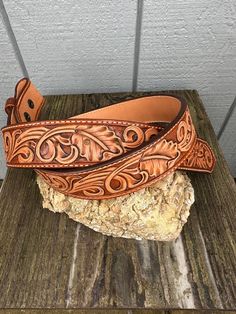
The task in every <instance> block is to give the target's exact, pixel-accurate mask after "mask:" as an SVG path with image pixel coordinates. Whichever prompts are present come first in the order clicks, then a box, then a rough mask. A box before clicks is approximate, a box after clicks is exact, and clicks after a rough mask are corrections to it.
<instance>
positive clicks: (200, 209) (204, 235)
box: [0, 91, 236, 313]
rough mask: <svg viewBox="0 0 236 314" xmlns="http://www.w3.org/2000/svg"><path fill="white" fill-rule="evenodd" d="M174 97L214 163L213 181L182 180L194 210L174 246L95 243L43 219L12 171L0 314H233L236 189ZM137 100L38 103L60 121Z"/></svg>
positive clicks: (35, 197) (205, 124) (199, 118)
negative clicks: (178, 313) (170, 313)
mask: <svg viewBox="0 0 236 314" xmlns="http://www.w3.org/2000/svg"><path fill="white" fill-rule="evenodd" d="M174 93H175V94H178V95H182V96H183V97H184V98H185V99H186V100H187V102H188V104H189V106H190V109H191V114H192V117H193V120H194V123H195V126H196V128H197V131H198V134H199V136H201V137H203V138H205V139H207V141H208V142H209V144H210V145H211V146H212V147H213V149H214V151H215V154H216V156H217V166H216V168H215V171H214V173H213V174H211V175H209V174H198V173H189V176H190V177H191V180H192V184H193V186H194V189H195V197H196V201H195V204H194V205H193V206H192V209H191V215H190V217H189V219H188V222H187V224H186V225H185V226H184V229H183V231H182V234H181V236H180V237H179V238H178V240H177V241H175V242H170V243H164V242H154V241H135V240H127V239H121V238H112V237H107V236H104V235H102V234H99V233H96V232H94V231H92V230H90V229H89V228H87V227H85V226H83V225H80V224H78V223H76V222H74V221H73V220H70V219H69V218H68V217H67V216H66V215H65V214H53V213H52V212H49V211H48V210H46V209H43V208H42V203H41V202H42V198H41V196H40V193H39V189H38V187H37V184H36V181H35V174H34V172H33V171H31V170H19V169H11V170H9V171H8V173H7V176H6V178H5V180H4V183H3V186H2V190H1V195H0V308H3V309H4V308H10V309H11V308H14V309H17V308H27V309H34V308H38V309H41V310H42V311H40V313H41V312H42V313H46V308H54V309H61V310H62V309H71V308H74V309H85V308H103V309H104V308H105V309H108V308H112V309H113V308H127V309H137V308H141V309H148V308H155V309H163V310H171V309H187V308H191V309H228V310H232V309H235V308H236V299H235V295H236V291H235V290H236V289H235V282H236V278H235V269H236V258H235V230H234V229H235V218H236V217H235V207H236V187H235V183H234V181H233V178H232V177H231V176H230V173H229V170H228V167H227V164H226V162H225V160H224V157H223V155H222V152H221V150H220V148H219V146H218V143H217V140H216V136H215V134H214V131H213V129H212V126H211V124H210V122H209V120H208V118H207V116H206V112H205V110H204V108H203V105H202V103H201V100H200V99H199V96H198V94H197V92H196V91H175V92H174ZM141 94H144V93H134V94H129V93H120V94H91V95H70V96H47V97H46V98H47V105H46V106H45V110H44V115H43V116H44V118H45V117H50V118H62V117H63V118H65V117H69V116H71V115H75V114H78V113H80V112H83V111H88V110H92V109H94V108H98V107H99V106H102V105H106V104H109V103H115V102H118V101H119V100H122V99H128V98H132V97H135V96H140V95H141ZM145 94H147V93H145ZM149 94H150V93H149ZM56 312H58V311H56ZM125 312H126V313H127V311H125ZM131 312H132V313H136V312H135V311H134V312H133V310H132V311H131V310H130V311H129V313H131ZM9 313H10V312H9ZM29 313H33V312H32V310H30V312H29ZM79 313H80V312H79ZM122 313H123V312H122ZM162 313H164V312H162Z"/></svg>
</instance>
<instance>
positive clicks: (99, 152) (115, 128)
mask: <svg viewBox="0 0 236 314" xmlns="http://www.w3.org/2000/svg"><path fill="white" fill-rule="evenodd" d="M43 104H44V98H43V96H42V95H41V94H40V93H39V91H38V90H37V89H36V88H35V86H34V85H33V84H32V83H31V82H30V81H29V80H28V79H26V78H23V79H22V80H20V81H19V82H18V84H17V85H16V89H15V96H14V97H12V98H9V99H8V100H7V102H6V106H5V109H6V112H7V114H8V125H7V126H6V127H5V128H3V129H2V133H3V139H4V148H5V153H6V160H7V166H8V167H18V168H33V169H34V170H35V171H36V172H37V173H38V174H39V175H41V176H42V177H43V178H44V180H45V181H46V182H47V183H48V184H49V185H50V186H52V187H53V188H54V189H56V190H58V191H60V192H62V193H64V194H67V195H70V196H73V197H78V198H85V199H105V198H113V197H118V196H121V195H124V194H128V193H131V192H134V191H137V190H139V189H141V188H144V187H146V186H149V185H151V184H153V183H154V182H156V181H157V180H160V179H161V178H163V177H164V176H166V175H168V174H169V173H170V172H172V171H175V170H176V169H184V170H192V171H203V172H209V173H210V172H212V170H213V168H214V165H215V157H214V154H213V152H212V150H211V148H210V147H209V145H208V144H207V143H206V142H205V141H204V140H202V139H200V138H197V135H196V132H195V129H194V125H193V123H192V119H191V116H190V113H189V109H188V106H187V104H186V102H185V101H184V99H182V98H181V97H177V96H172V95H154V96H146V97H140V98H135V99H132V100H128V101H122V102H120V103H118V104H115V105H111V106H108V107H104V108H101V109H98V110H94V111H91V112H87V113H84V114H80V115H77V116H74V117H71V118H69V119H64V120H46V121H37V120H38V117H39V114H40V111H41V108H42V106H43Z"/></svg>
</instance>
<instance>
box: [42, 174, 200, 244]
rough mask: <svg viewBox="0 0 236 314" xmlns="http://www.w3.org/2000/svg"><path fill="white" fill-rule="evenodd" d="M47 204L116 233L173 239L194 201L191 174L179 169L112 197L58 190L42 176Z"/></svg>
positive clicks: (43, 194) (44, 204)
mask: <svg viewBox="0 0 236 314" xmlns="http://www.w3.org/2000/svg"><path fill="white" fill-rule="evenodd" d="M37 183H38V186H39V189H40V192H41V194H42V196H43V207H44V208H48V209H49V210H51V211H53V212H58V213H66V214H67V215H68V216H69V217H70V218H71V219H73V220H75V221H77V222H80V223H82V224H84V225H86V226H88V227H89V228H92V229H93V230H95V231H98V232H101V233H103V234H105V235H109V236H113V237H124V238H134V239H137V240H140V239H150V240H159V241H171V240H174V239H176V238H177V237H178V236H179V234H180V232H181V230H182V227H183V225H184V224H185V223H186V222H187V218H188V216H189V213H190V207H191V205H192V204H193V202H194V190H193V187H192V185H191V182H190V179H189V178H188V176H187V175H186V174H185V173H184V172H181V171H176V172H173V173H171V174H170V175H168V176H167V177H165V178H164V179H162V180H161V181H158V182H157V183H155V184H153V185H152V186H150V187H147V188H144V189H142V190H139V191H137V192H135V193H131V194H129V195H126V196H122V197H118V198H114V199H109V200H83V199H77V198H73V197H70V196H66V195H64V194H62V193H59V192H57V191H55V190H54V189H53V188H51V187H50V186H49V185H48V184H47V183H46V182H45V181H44V180H43V179H42V178H41V177H40V176H38V177H37Z"/></svg>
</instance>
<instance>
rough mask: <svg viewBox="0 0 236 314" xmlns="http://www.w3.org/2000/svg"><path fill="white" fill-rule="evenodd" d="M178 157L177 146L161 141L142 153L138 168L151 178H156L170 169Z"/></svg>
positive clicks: (171, 142) (170, 142)
mask: <svg viewBox="0 0 236 314" xmlns="http://www.w3.org/2000/svg"><path fill="white" fill-rule="evenodd" d="M179 155H180V151H179V150H178V146H177V144H176V143H174V142H173V141H167V140H165V139H163V140H161V141H160V142H158V143H157V144H156V145H155V146H152V147H151V148H150V149H148V150H147V151H146V152H144V153H143V155H142V157H141V159H140V165H139V168H140V170H145V171H147V172H148V173H149V175H150V176H151V177H153V176H158V175H160V174H162V173H164V172H165V171H166V170H167V169H168V168H170V167H171V166H172V165H173V163H174V162H175V160H176V159H177V158H178V157H179Z"/></svg>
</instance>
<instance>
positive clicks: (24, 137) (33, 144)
mask: <svg viewBox="0 0 236 314" xmlns="http://www.w3.org/2000/svg"><path fill="white" fill-rule="evenodd" d="M157 133H158V129H157V128H154V127H150V128H148V129H141V128H140V127H138V126H135V125H130V126H127V127H125V128H123V129H122V130H121V131H119V132H118V131H117V130H116V129H112V127H109V126H106V125H96V124H94V125H91V124H90V125H86V124H84V125H77V126H75V125H73V124H72V125H66V126H60V127H55V128H49V127H42V126H40V127H36V126H34V127H31V128H27V129H16V130H13V131H10V130H9V131H7V130H6V131H4V132H3V138H4V144H5V152H6V157H7V158H6V159H7V162H8V163H12V164H14V163H23V164H30V163H31V164H32V163H43V164H44V165H45V167H46V166H47V165H48V164H51V163H52V164H55V163H58V164H59V165H70V164H73V163H75V162H87V163H96V162H102V161H106V160H109V159H111V158H113V157H116V156H119V155H121V154H123V153H125V152H127V151H128V150H129V149H133V148H136V147H138V146H140V145H141V144H142V143H143V142H144V141H149V140H150V137H151V136H155V135H157ZM73 166H74V165H73Z"/></svg>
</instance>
